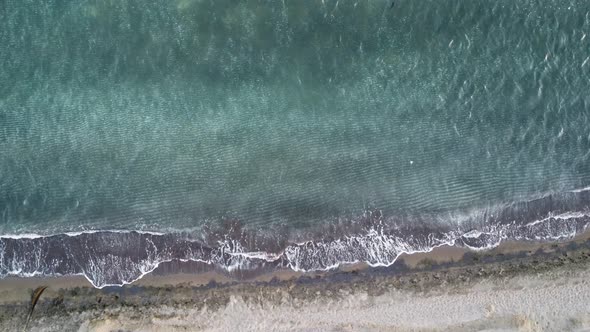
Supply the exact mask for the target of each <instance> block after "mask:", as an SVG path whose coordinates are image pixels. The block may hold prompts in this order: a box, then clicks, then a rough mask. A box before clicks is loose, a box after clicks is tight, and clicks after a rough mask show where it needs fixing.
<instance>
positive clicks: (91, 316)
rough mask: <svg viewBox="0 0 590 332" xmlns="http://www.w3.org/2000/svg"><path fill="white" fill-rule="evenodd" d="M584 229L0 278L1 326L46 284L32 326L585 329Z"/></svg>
mask: <svg viewBox="0 0 590 332" xmlns="http://www.w3.org/2000/svg"><path fill="white" fill-rule="evenodd" d="M588 238H589V235H588V233H585V234H582V235H580V236H578V237H576V238H575V239H573V240H571V241H567V242H560V243H533V242H527V243H524V242H507V243H503V244H502V245H500V246H499V247H497V248H495V249H493V250H490V251H480V252H474V251H469V250H466V249H464V248H457V247H446V246H445V247H440V248H437V249H435V250H433V251H432V252H430V253H421V254H414V255H404V256H402V257H400V259H399V260H398V262H396V263H395V264H394V265H393V266H391V267H387V268H368V267H366V266H364V265H362V264H357V265H354V266H347V267H343V268H341V269H339V270H336V271H330V272H323V273H314V274H301V273H294V272H290V271H284V270H282V271H274V272H271V273H263V274H261V275H258V276H254V277H250V278H245V279H244V278H236V277H235V276H233V277H232V276H231V275H228V274H227V273H222V272H220V271H216V270H211V271H206V272H200V273H187V272H186V267H185V269H184V272H182V273H170V271H169V270H170V267H169V268H168V269H163V270H164V272H163V271H154V273H153V274H150V275H147V276H146V277H144V278H143V279H141V280H139V281H137V282H135V283H133V284H132V285H127V286H124V287H106V288H103V289H96V288H93V287H91V285H90V283H89V282H88V281H87V280H86V279H85V278H83V277H81V276H73V277H54V278H6V279H4V280H2V281H0V329H1V330H3V331H12V330H19V329H22V328H23V327H24V323H25V321H26V316H27V314H28V311H29V307H30V298H31V293H32V290H33V289H34V288H36V287H38V286H40V285H47V286H49V288H48V289H47V290H46V292H45V293H44V294H43V295H42V297H41V299H40V300H39V303H38V304H37V307H36V308H35V310H34V313H33V315H32V318H31V321H30V323H29V329H30V330H32V331H237V330H239V331H270V330H279V331H587V330H588V329H590V282H589V281H588V280H590V240H589V239H588ZM193 268H194V267H193ZM200 269H203V267H200Z"/></svg>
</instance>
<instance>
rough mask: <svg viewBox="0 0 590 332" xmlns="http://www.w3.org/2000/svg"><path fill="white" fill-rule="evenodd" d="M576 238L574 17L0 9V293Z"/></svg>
mask: <svg viewBox="0 0 590 332" xmlns="http://www.w3.org/2000/svg"><path fill="white" fill-rule="evenodd" d="M589 224H590V1H587V0H518V1H514V0H495V1H489V0H469V1H467V0H396V1H390V0H387V1H385V0H240V1H238V0H165V1H164V0H0V277H6V276H22V277H27V276H63V275H83V276H85V277H86V278H87V279H88V280H89V281H90V282H91V283H92V284H93V285H94V286H95V287H99V288H101V287H105V286H111V285H124V284H127V283H130V282H133V281H134V280H137V279H139V278H141V277H142V276H144V275H146V274H148V273H150V272H151V271H153V270H154V269H156V268H157V267H158V266H159V265H160V264H161V263H163V262H172V261H180V262H202V263H205V264H209V265H211V266H215V267H217V268H220V269H225V270H227V271H235V270H256V269H261V268H264V269H269V268H271V269H274V268H277V269H279V268H281V269H282V268H285V269H292V270H295V271H321V270H330V269H334V268H337V267H339V266H342V265H345V264H352V263H357V262H365V263H367V264H369V265H371V266H389V265H391V264H393V263H394V262H395V260H396V259H397V258H398V256H399V255H400V254H402V253H414V252H428V251H430V250H432V249H433V248H435V247H438V246H442V245H456V246H461V247H467V248H471V249H473V250H485V249H489V248H493V247H495V246H497V245H498V244H499V243H500V242H501V241H506V240H517V241H518V240H520V241H557V240H561V239H569V238H572V237H574V236H575V235H576V234H579V233H581V232H583V231H584V230H586V228H587V226H588V225H589Z"/></svg>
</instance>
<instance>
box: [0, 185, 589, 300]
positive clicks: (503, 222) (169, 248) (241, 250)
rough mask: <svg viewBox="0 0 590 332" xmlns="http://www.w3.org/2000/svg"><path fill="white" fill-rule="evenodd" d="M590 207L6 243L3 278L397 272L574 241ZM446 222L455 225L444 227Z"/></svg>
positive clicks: (549, 204)
mask: <svg viewBox="0 0 590 332" xmlns="http://www.w3.org/2000/svg"><path fill="white" fill-rule="evenodd" d="M589 203H590V191H589V190H578V191H570V192H566V193H558V194H550V195H547V196H545V197H542V198H539V199H536V200H532V201H524V202H518V203H513V204H508V205H505V206H501V207H495V208H488V209H483V210H478V211H472V212H470V213H466V214H459V215H454V216H451V215H444V216H435V215H431V216H420V217H416V216H412V217H410V216H393V215H392V216H387V215H385V214H384V213H383V212H381V211H368V212H366V213H364V214H363V215H362V216H359V217H358V218H356V219H355V220H353V221H352V222H351V223H350V224H348V226H343V225H332V226H333V227H331V228H330V229H329V230H320V231H319V232H316V234H318V233H319V234H322V235H321V236H317V235H316V236H311V235H310V236H311V237H312V238H310V239H309V240H306V241H294V240H291V239H288V238H285V237H288V236H289V235H287V234H282V235H280V234H278V235H277V234H276V233H277V232H268V233H272V234H263V232H255V233H254V234H253V233H252V232H251V231H250V232H249V231H247V230H241V229H239V230H238V231H236V227H238V226H237V225H238V224H233V225H232V226H231V229H230V230H227V231H226V233H225V234H226V235H223V236H218V237H216V238H215V237H209V238H205V239H199V240H196V239H194V238H191V237H189V236H187V235H186V234H183V233H157V232H139V231H88V232H77V233H64V234H56V235H50V236H41V235H35V234H25V235H2V236H0V277H6V276H11V275H12V276H22V277H29V276H59V275H83V276H84V277H86V278H87V279H88V280H89V281H90V282H91V283H92V285H94V286H95V287H97V288H102V287H105V286H113V285H116V286H122V285H125V284H129V283H132V282H133V281H136V280H138V279H140V278H142V277H143V276H144V275H146V274H148V273H150V272H152V271H153V270H154V269H156V268H157V267H158V265H159V264H161V263H164V262H170V261H175V260H177V261H195V262H203V263H207V264H210V265H213V266H217V267H221V268H224V269H226V270H228V271H233V270H236V269H242V270H254V269H259V268H268V267H271V268H289V269H292V270H294V271H303V272H308V271H320V270H329V269H334V268H337V267H338V266H340V265H342V264H353V263H357V262H365V263H367V264H369V265H370V266H389V265H391V264H393V263H394V262H395V261H396V259H397V258H398V257H399V255H401V254H402V253H416V252H428V251H431V250H432V249H434V248H436V247H438V246H442V245H456V246H461V247H467V248H470V249H473V250H485V249H489V248H493V247H495V246H497V245H498V244H500V242H502V241H504V240H507V239H511V240H524V241H527V240H534V241H554V240H560V239H569V238H572V237H574V236H575V235H576V234H579V233H581V232H583V231H585V230H586V228H587V227H588V225H590V206H589ZM444 218H448V219H449V220H448V222H446V223H444V224H445V226H440V225H442V224H443V223H441V222H440V220H441V219H444ZM417 220H420V221H419V222H417ZM427 220H431V221H432V222H431V223H428V222H427ZM351 225H352V226H351ZM217 233H219V232H217ZM269 238H271V240H269Z"/></svg>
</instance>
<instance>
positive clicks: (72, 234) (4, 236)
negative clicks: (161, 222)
mask: <svg viewBox="0 0 590 332" xmlns="http://www.w3.org/2000/svg"><path fill="white" fill-rule="evenodd" d="M95 233H120V234H129V233H139V234H149V235H165V233H159V232H152V231H138V230H117V229H113V230H109V229H106V230H88V231H79V232H65V233H55V234H49V235H41V234H34V233H22V234H2V235H0V239H15V240H19V239H40V238H46V237H52V236H58V235H67V236H70V237H75V236H80V235H82V234H95Z"/></svg>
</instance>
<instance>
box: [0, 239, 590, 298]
mask: <svg viewBox="0 0 590 332" xmlns="http://www.w3.org/2000/svg"><path fill="white" fill-rule="evenodd" d="M586 241H588V242H589V244H588V246H589V247H590V228H588V229H586V230H585V231H584V232H582V233H581V234H577V235H576V236H574V237H573V238H572V239H569V240H559V241H554V242H548V241H530V240H527V241H515V240H507V241H502V242H501V243H500V244H499V245H498V246H497V247H494V248H491V249H483V250H482V249H478V250H473V249H469V248H465V247H459V246H453V245H447V244H445V245H441V246H439V247H436V248H433V249H432V250H431V251H429V252H416V253H411V254H408V253H402V254H400V255H399V257H398V258H397V259H396V261H395V262H394V263H393V264H392V265H391V266H387V267H371V266H369V265H368V264H366V263H363V262H359V263H354V264H343V265H341V266H340V267H338V268H336V269H332V270H327V271H313V272H299V271H294V270H291V269H288V268H280V269H269V271H239V272H242V273H241V274H240V273H239V272H238V273H232V272H228V271H226V270H223V269H221V268H217V267H215V266H211V265H210V264H206V263H201V262H192V261H189V262H179V261H172V262H164V263H161V264H160V266H158V267H157V268H156V269H154V270H153V271H151V272H148V273H147V274H146V275H144V276H143V277H141V278H140V279H138V280H136V281H134V282H132V283H130V284H126V285H123V286H118V285H115V286H106V287H103V288H96V287H94V286H93V285H92V283H91V282H90V281H89V280H88V279H87V278H86V277H85V276H84V275H69V276H31V277H20V276H8V277H5V278H3V279H0V295H2V294H4V293H6V292H7V291H10V290H14V289H15V288H29V289H33V288H36V287H38V286H41V285H46V286H48V287H50V288H55V289H68V288H73V287H88V288H93V289H97V290H100V289H105V288H106V289H115V288H124V287H130V286H140V287H163V286H177V285H185V286H204V285H208V284H211V283H214V284H219V285H223V284H250V283H264V282H271V281H272V282H276V281H292V280H295V279H297V278H302V277H311V278H317V277H326V276H330V275H334V274H339V273H350V272H358V271H369V273H371V272H378V271H380V270H392V271H393V272H391V273H392V274H394V275H395V274H398V273H401V272H403V273H412V272H416V271H417V270H422V269H423V266H424V265H425V264H427V265H435V266H437V265H442V267H439V268H452V267H456V265H457V263H460V262H461V261H462V260H465V256H466V255H474V256H478V255H483V256H504V255H507V254H514V253H521V254H522V253H524V252H526V253H527V254H529V255H530V254H531V253H532V252H533V251H537V250H543V251H545V252H552V251H553V250H554V249H555V248H562V247H564V246H567V245H569V244H572V243H583V242H586ZM6 298H7V297H6V296H4V297H2V296H0V304H2V303H4V302H5V301H4V300H3V299H6Z"/></svg>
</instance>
